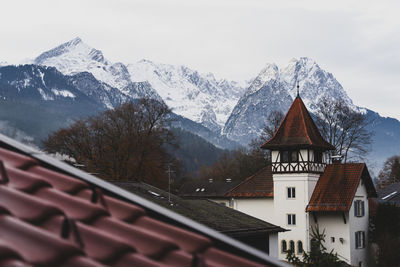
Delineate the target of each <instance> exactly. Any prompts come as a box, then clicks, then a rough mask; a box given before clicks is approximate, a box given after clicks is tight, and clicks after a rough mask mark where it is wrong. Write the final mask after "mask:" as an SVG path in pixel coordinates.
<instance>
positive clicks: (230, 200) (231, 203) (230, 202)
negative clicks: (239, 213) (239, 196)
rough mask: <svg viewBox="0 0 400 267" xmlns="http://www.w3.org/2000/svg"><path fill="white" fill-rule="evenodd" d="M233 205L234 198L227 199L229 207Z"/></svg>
mask: <svg viewBox="0 0 400 267" xmlns="http://www.w3.org/2000/svg"><path fill="white" fill-rule="evenodd" d="M234 206H235V200H234V199H233V198H231V199H229V208H233V207H234Z"/></svg>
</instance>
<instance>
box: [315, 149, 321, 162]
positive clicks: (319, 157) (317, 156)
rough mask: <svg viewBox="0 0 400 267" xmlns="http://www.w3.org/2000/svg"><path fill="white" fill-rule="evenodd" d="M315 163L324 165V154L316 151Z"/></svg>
mask: <svg viewBox="0 0 400 267" xmlns="http://www.w3.org/2000/svg"><path fill="white" fill-rule="evenodd" d="M314 162H317V163H322V152H321V151H314Z"/></svg>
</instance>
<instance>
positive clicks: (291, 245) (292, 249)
mask: <svg viewBox="0 0 400 267" xmlns="http://www.w3.org/2000/svg"><path fill="white" fill-rule="evenodd" d="M289 248H290V251H292V252H293V253H296V244H295V243H294V241H293V240H290V241H289Z"/></svg>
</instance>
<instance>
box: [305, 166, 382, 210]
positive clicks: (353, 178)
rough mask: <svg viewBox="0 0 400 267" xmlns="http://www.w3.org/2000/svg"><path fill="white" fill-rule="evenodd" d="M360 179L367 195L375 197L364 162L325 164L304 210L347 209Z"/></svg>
mask: <svg viewBox="0 0 400 267" xmlns="http://www.w3.org/2000/svg"><path fill="white" fill-rule="evenodd" d="M361 180H362V181H363V183H364V184H365V186H366V188H367V191H368V197H375V196H376V191H375V187H374V185H373V183H372V180H371V177H370V175H369V173H368V169H367V166H366V165H365V163H347V164H342V163H334V164H330V165H327V166H326V168H325V171H324V173H323V174H322V175H321V177H320V178H319V180H318V182H317V185H316V186H315V189H314V192H313V194H312V196H311V199H310V202H309V204H308V206H307V209H306V210H307V211H349V210H350V207H351V204H352V201H353V198H354V195H355V193H356V190H357V187H358V185H359V183H360V181H361Z"/></svg>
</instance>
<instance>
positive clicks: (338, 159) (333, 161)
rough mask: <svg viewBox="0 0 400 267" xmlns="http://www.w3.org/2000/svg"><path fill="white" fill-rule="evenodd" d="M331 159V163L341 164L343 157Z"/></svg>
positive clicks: (336, 156) (338, 156)
mask: <svg viewBox="0 0 400 267" xmlns="http://www.w3.org/2000/svg"><path fill="white" fill-rule="evenodd" d="M331 158H332V163H341V162H342V158H343V156H342V155H334V156H332V157H331Z"/></svg>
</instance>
